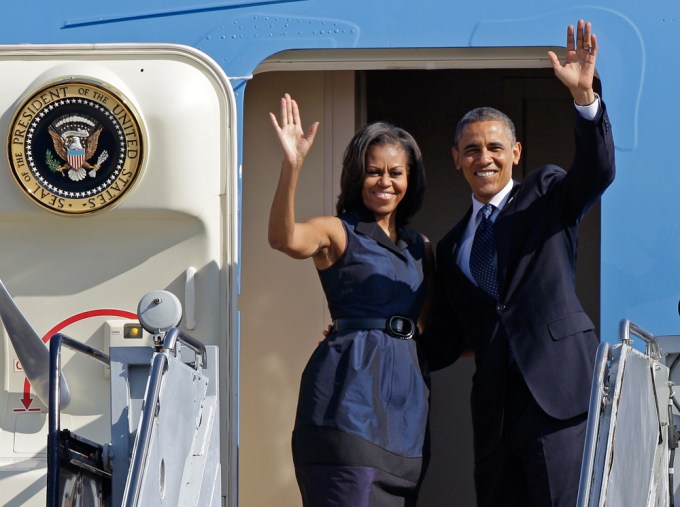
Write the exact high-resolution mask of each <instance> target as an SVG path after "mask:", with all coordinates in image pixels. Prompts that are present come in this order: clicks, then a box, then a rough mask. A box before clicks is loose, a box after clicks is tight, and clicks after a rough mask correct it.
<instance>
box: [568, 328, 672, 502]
mask: <svg viewBox="0 0 680 507" xmlns="http://www.w3.org/2000/svg"><path fill="white" fill-rule="evenodd" d="M631 336H636V337H638V338H640V339H641V340H643V341H644V342H645V347H644V348H645V351H644V352H641V351H639V350H637V349H636V348H634V347H633V340H632V338H631ZM619 340H620V343H618V344H615V345H611V344H609V343H606V342H603V343H601V344H600V346H599V348H598V352H597V360H596V366H595V375H594V379H593V385H592V391H591V399H590V409H589V417H588V425H587V430H586V444H585V449H584V459H583V465H582V469H581V478H580V488H579V497H578V502H577V506H578V507H595V506H598V507H643V506H647V507H652V506H654V507H672V506H673V505H675V502H676V500H678V499H680V493H679V492H678V489H679V488H678V486H680V484H678V483H679V482H680V480H678V479H674V474H673V467H674V460H675V453H676V448H677V446H678V437H679V434H678V426H679V424H680V404H679V403H678V400H677V398H676V396H675V394H674V392H673V388H674V386H675V385H676V384H677V383H678V382H679V381H680V378H678V376H680V370H679V371H677V372H676V371H675V366H676V364H678V359H679V358H680V336H676V335H672V336H654V335H652V334H651V333H649V332H648V331H645V330H644V329H642V328H640V327H639V326H637V325H636V324H634V323H632V322H630V321H629V320H623V321H621V324H620V327H619Z"/></svg>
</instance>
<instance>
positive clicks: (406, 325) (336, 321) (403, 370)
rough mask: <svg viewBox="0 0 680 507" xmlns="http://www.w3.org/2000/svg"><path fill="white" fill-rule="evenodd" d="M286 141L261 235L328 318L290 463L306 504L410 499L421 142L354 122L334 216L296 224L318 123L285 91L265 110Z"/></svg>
mask: <svg viewBox="0 0 680 507" xmlns="http://www.w3.org/2000/svg"><path fill="white" fill-rule="evenodd" d="M270 116H271V120H272V125H273V126H274V129H275V130H276V133H277V135H278V138H279V141H280V143H281V147H282V150H283V162H282V164H281V174H280V177H279V183H278V186H277V189H276V193H275V196H274V200H273V202H272V207H271V211H270V216H269V243H270V245H271V246H272V247H273V248H276V249H278V250H280V251H282V252H284V253H286V254H288V255H289V256H291V257H293V258H295V259H305V258H310V257H311V258H312V260H313V262H314V265H315V266H316V268H317V271H318V274H319V278H320V279H321V284H322V286H323V289H324V292H325V294H326V298H327V301H328V307H329V310H330V313H331V317H332V319H333V328H332V332H330V333H329V334H328V336H326V338H325V339H324V340H323V341H322V342H321V343H320V344H319V346H318V347H317V348H316V350H315V351H314V353H313V354H312V356H311V358H310V359H309V362H308V363H307V366H306V368H305V371H304V372H303V374H302V381H301V385H300V396H299V400H298V409H297V415H296V420H295V428H294V431H293V460H294V463H295V473H296V477H297V481H298V484H299V487H300V492H301V494H302V499H303V503H304V505H305V506H310V507H324V506H333V507H340V506H344V507H377V506H407V505H415V500H416V497H417V492H418V486H419V484H420V479H421V477H422V472H423V468H424V467H423V465H424V457H425V455H426V449H425V447H426V443H425V442H426V429H427V417H428V396H429V390H428V388H427V384H426V382H425V380H424V377H423V373H422V372H421V368H420V365H419V361H418V355H417V351H416V342H415V341H414V338H415V337H416V336H417V334H418V326H419V324H420V323H422V322H423V321H424V313H425V309H426V308H427V306H428V300H429V294H430V286H431V274H432V273H433V268H434V266H433V256H432V250H431V247H430V244H429V242H428V241H427V240H426V238H424V237H423V236H421V235H420V234H417V233H416V232H414V231H413V230H412V229H409V228H407V227H406V224H407V223H408V222H409V220H410V218H411V217H412V216H413V215H414V214H415V212H416V211H417V210H418V209H419V208H420V205H421V203H422V199H423V194H424V190H425V174H424V169H423V164H422V158H421V154H420V149H419V148H418V145H417V144H416V142H415V140H414V139H413V137H411V135H410V134H408V133H407V132H406V131H404V130H402V129H400V128H397V127H394V126H392V125H389V124H386V123H373V124H370V125H367V126H366V127H364V128H362V129H361V130H359V131H358V132H357V133H356V134H355V135H354V137H353V138H352V140H351V141H350V144H349V146H348V147H347V150H346V151H345V157H344V161H343V169H342V176H341V194H340V196H339V198H338V203H337V213H338V215H337V216H320V217H315V218H311V219H310V220H307V221H306V222H301V223H300V222H296V221H295V213H294V202H295V187H296V183H297V180H298V176H299V174H300V170H301V168H302V164H303V161H304V159H305V157H306V155H307V153H308V151H309V149H310V148H311V146H312V143H313V142H314V137H315V135H316V132H317V128H318V123H314V124H312V126H311V127H310V128H309V130H308V131H307V132H304V131H303V129H302V125H301V121H300V113H299V109H298V106H297V103H296V102H295V101H294V100H292V99H291V97H290V96H289V95H288V94H286V95H285V96H284V97H283V98H282V99H281V117H280V120H277V118H276V116H275V115H274V114H270Z"/></svg>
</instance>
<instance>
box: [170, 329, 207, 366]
mask: <svg viewBox="0 0 680 507" xmlns="http://www.w3.org/2000/svg"><path fill="white" fill-rule="evenodd" d="M178 341H179V342H181V343H183V344H184V345H186V346H187V347H189V348H190V349H191V350H193V351H194V352H195V353H196V356H200V357H201V362H200V365H199V364H198V361H197V364H196V369H198V367H199V366H201V367H202V368H207V366H208V354H207V351H206V348H205V344H204V343H203V342H200V341H198V340H197V339H196V338H194V337H192V336H190V335H188V334H186V333H185V332H183V331H182V330H181V329H179V328H177V327H171V328H170V329H168V331H167V332H166V333H165V338H164V339H163V349H164V350H168V351H172V353H173V354H175V352H176V350H175V347H176V346H177V342H178Z"/></svg>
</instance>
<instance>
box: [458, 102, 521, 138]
mask: <svg viewBox="0 0 680 507" xmlns="http://www.w3.org/2000/svg"><path fill="white" fill-rule="evenodd" d="M480 121H498V122H501V123H502V124H503V125H504V126H505V128H506V129H507V130H508V133H509V134H510V140H511V141H512V142H513V144H514V143H515V142H517V135H516V134H515V124H514V123H512V120H511V119H510V118H508V115H506V114H505V113H502V112H501V111H499V110H498V109H494V108H493V107H478V108H476V109H473V110H472V111H469V112H468V113H466V114H465V116H463V117H462V118H461V119H460V120H459V121H458V124H457V125H456V133H455V134H454V136H453V146H454V147H455V148H458V143H459V142H460V138H461V136H462V135H463V129H465V127H467V126H468V125H469V124H470V123H477V122H480Z"/></svg>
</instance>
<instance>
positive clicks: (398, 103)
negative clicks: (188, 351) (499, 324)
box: [238, 51, 600, 507]
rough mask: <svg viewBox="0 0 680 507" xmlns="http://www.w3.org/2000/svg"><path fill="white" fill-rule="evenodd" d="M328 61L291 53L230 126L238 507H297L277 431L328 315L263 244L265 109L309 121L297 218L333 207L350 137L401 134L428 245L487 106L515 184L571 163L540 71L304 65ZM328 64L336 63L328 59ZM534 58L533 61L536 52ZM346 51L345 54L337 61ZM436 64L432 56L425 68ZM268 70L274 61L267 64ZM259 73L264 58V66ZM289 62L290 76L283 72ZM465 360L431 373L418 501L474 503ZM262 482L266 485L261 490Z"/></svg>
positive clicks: (274, 175)
mask: <svg viewBox="0 0 680 507" xmlns="http://www.w3.org/2000/svg"><path fill="white" fill-rule="evenodd" d="M337 54H338V53H336V52H333V51H329V52H328V53H324V55H322V56H323V58H321V57H319V55H318V54H317V53H313V54H312V55H311V56H308V55H309V52H298V53H296V55H299V58H300V59H301V60H302V59H304V58H305V57H307V58H308V60H312V63H310V64H308V65H307V67H305V68H301V67H302V66H303V64H304V60H303V63H299V65H298V67H295V65H296V64H292V66H291V64H290V62H291V61H292V60H293V59H291V58H288V55H286V57H285V58H284V57H283V56H277V58H276V62H281V63H277V64H276V65H278V66H272V65H274V64H272V65H270V66H269V67H268V68H266V69H265V64H263V66H262V68H263V69H262V71H261V72H259V73H257V74H256V75H255V77H254V78H253V79H252V81H250V82H249V83H248V85H247V87H246V90H245V95H244V121H243V132H244V133H243V139H244V145H243V171H242V184H243V185H242V189H243V196H242V197H243V198H242V210H241V214H242V233H241V234H242V241H241V248H242V255H241V293H240V295H239V303H238V304H239V311H240V317H241V318H240V328H241V333H240V334H241V340H240V396H239V403H240V430H239V439H240V445H239V501H240V502H241V503H242V504H243V505H281V506H285V507H295V506H297V505H300V496H299V492H298V490H297V485H296V482H295V476H294V471H293V466H292V458H291V450H290V435H291V431H292V425H293V420H294V415H295V407H296V403H297V391H298V386H299V380H300V375H301V372H302V370H303V368H304V365H305V363H306V362H307V358H308V357H309V355H310V354H311V352H312V351H313V350H314V348H315V347H316V345H317V343H318V341H319V340H320V339H321V331H322V330H323V329H325V327H326V325H327V324H328V321H329V316H328V313H327V310H326V305H325V300H324V296H323V292H322V291H321V286H320V283H319V280H318V276H317V274H316V272H315V270H314V267H313V264H312V262H311V261H297V260H293V259H290V258H288V257H286V256H285V255H283V254H281V253H279V252H276V251H273V250H272V249H271V248H269V246H268V244H267V221H268V212H269V206H270V204H271V199H272V197H273V195H274V189H275V186H276V181H277V179H278V175H279V166H280V161H281V153H280V149H279V148H278V145H277V140H276V137H275V135H274V133H273V131H272V128H271V125H270V122H269V116H268V113H269V112H270V111H272V112H274V113H278V111H279V100H280V97H281V96H282V95H283V93H284V92H289V93H291V95H292V96H293V97H295V98H296V100H298V103H299V104H300V106H301V112H302V120H303V124H304V125H305V126H308V125H309V124H310V123H311V122H312V121H317V120H318V121H321V127H320V130H319V133H318V134H317V138H316V140H315V143H314V147H313V149H312V151H311V152H310V155H309V156H308V158H307V160H306V162H305V167H304V168H303V172H302V175H301V178H300V182H299V185H298V192H297V198H296V213H297V218H298V219H300V220H305V219H307V218H309V217H311V216H315V215H319V214H327V213H333V210H334V209H335V201H336V198H337V194H338V191H339V176H340V165H341V160H342V151H343V150H344V148H345V146H346V145H347V142H348V141H349V139H350V137H351V135H352V134H353V132H354V129H355V128H356V127H358V126H360V125H363V124H364V123H365V122H367V121H374V120H378V119H380V120H386V121H390V122H393V123H395V124H397V125H399V126H401V127H403V128H405V129H406V130H408V131H410V132H411V133H412V134H413V135H414V137H415V138H416V139H417V141H418V143H419V144H420V147H421V149H422V151H423V155H424V160H425V167H426V171H427V177H428V189H427V193H426V197H425V203H424V207H423V209H422V210H421V211H420V213H419V214H418V215H417V216H416V217H415V219H414V221H413V224H412V225H413V226H414V228H415V229H417V230H419V231H421V232H423V233H424V234H426V235H427V236H428V237H429V238H430V239H431V240H432V241H433V242H435V243H436V241H438V240H439V239H440V238H441V237H442V236H443V235H444V234H445V233H446V232H447V231H448V229H449V228H450V227H451V226H452V225H453V224H454V223H455V222H456V221H457V220H458V218H459V217H460V216H462V214H463V213H464V212H465V211H466V209H467V207H468V206H469V205H470V192H469V189H468V186H467V183H466V182H465V180H464V178H463V177H462V175H460V174H458V173H457V172H456V171H455V169H454V167H453V162H452V160H451V154H450V153H451V139H452V137H453V130H454V127H455V122H456V120H457V119H458V118H459V117H460V116H461V115H462V114H464V113H465V112H467V111H468V110H469V109H471V108H473V107H477V106H480V105H490V106H494V107H497V108H498V109H501V110H503V111H504V112H506V113H507V114H508V115H509V116H510V117H511V118H512V119H513V120H514V122H515V124H516V128H517V135H518V138H519V140H520V141H521V142H522V144H523V146H524V150H523V154H522V158H523V161H524V162H523V164H522V165H521V166H520V167H519V168H517V174H516V175H515V177H516V178H521V177H522V175H523V174H524V173H525V172H526V171H527V170H530V169H532V168H535V167H538V166H539V165H541V164H543V163H546V162H548V161H549V162H552V163H556V164H559V165H561V166H563V167H565V168H566V167H568V166H569V164H570V161H571V155H572V147H573V139H572V137H573V134H572V130H571V129H572V123H571V122H572V121H573V114H574V112H573V106H572V105H571V98H570V96H569V93H568V92H567V90H566V89H564V87H563V85H562V84H561V83H559V81H558V80H557V79H556V78H555V77H554V75H553V72H552V69H548V68H526V69H437V70H424V69H421V70H384V69H383V70H356V69H358V68H361V67H358V66H354V67H351V68H348V67H350V66H351V65H355V64H354V63H353V62H354V61H353V60H352V61H350V60H351V58H348V60H347V61H346V60H342V59H340V57H338V59H339V63H337V62H335V61H332V60H331V61H330V62H329V63H327V64H324V65H328V66H331V67H332V66H333V65H335V68H342V69H345V70H328V69H327V68H325V69H317V68H314V65H316V63H317V62H319V61H326V60H324V58H326V57H327V55H330V56H329V57H328V59H329V60H330V58H331V57H332V56H335V55H337ZM339 54H340V56H342V57H344V56H347V55H345V53H342V52H341V53H339ZM541 54H544V52H543V53H541ZM352 55H354V53H352V54H350V55H349V56H352ZM439 61H441V59H440V60H439ZM276 62H275V63H276ZM267 65H269V64H267ZM293 67H295V68H293ZM599 280H600V212H599V206H597V207H596V208H595V209H593V210H592V211H591V212H590V213H589V214H588V216H587V217H586V219H585V220H584V222H583V224H582V226H581V239H580V251H579V267H578V280H577V284H578V289H579V294H580V296H581V299H582V302H583V304H584V306H585V307H586V311H588V313H589V314H590V316H591V317H592V319H593V321H594V322H595V323H596V325H597V323H598V322H599V314H600V310H599V307H600V304H599V292H600V289H599ZM473 372H474V364H473V359H472V358H471V357H464V358H461V359H460V360H459V361H458V362H456V363H455V364H454V365H452V366H450V367H448V368H446V369H444V370H442V371H441V372H435V373H434V374H433V392H432V400H433V404H432V414H431V429H432V448H433V453H432V459H431V462H430V466H429V469H428V472H427V475H426V477H425V481H424V484H423V489H422V493H421V497H420V500H419V502H418V506H419V507H438V506H440V505H448V506H451V507H467V506H469V505H474V501H475V500H474V498H475V497H474V486H473V475H472V471H473V456H472V429H471V421H470V413H469V404H468V396H469V391H470V386H471V377H472V374H473ZM263 484H266V486H265V487H263Z"/></svg>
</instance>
